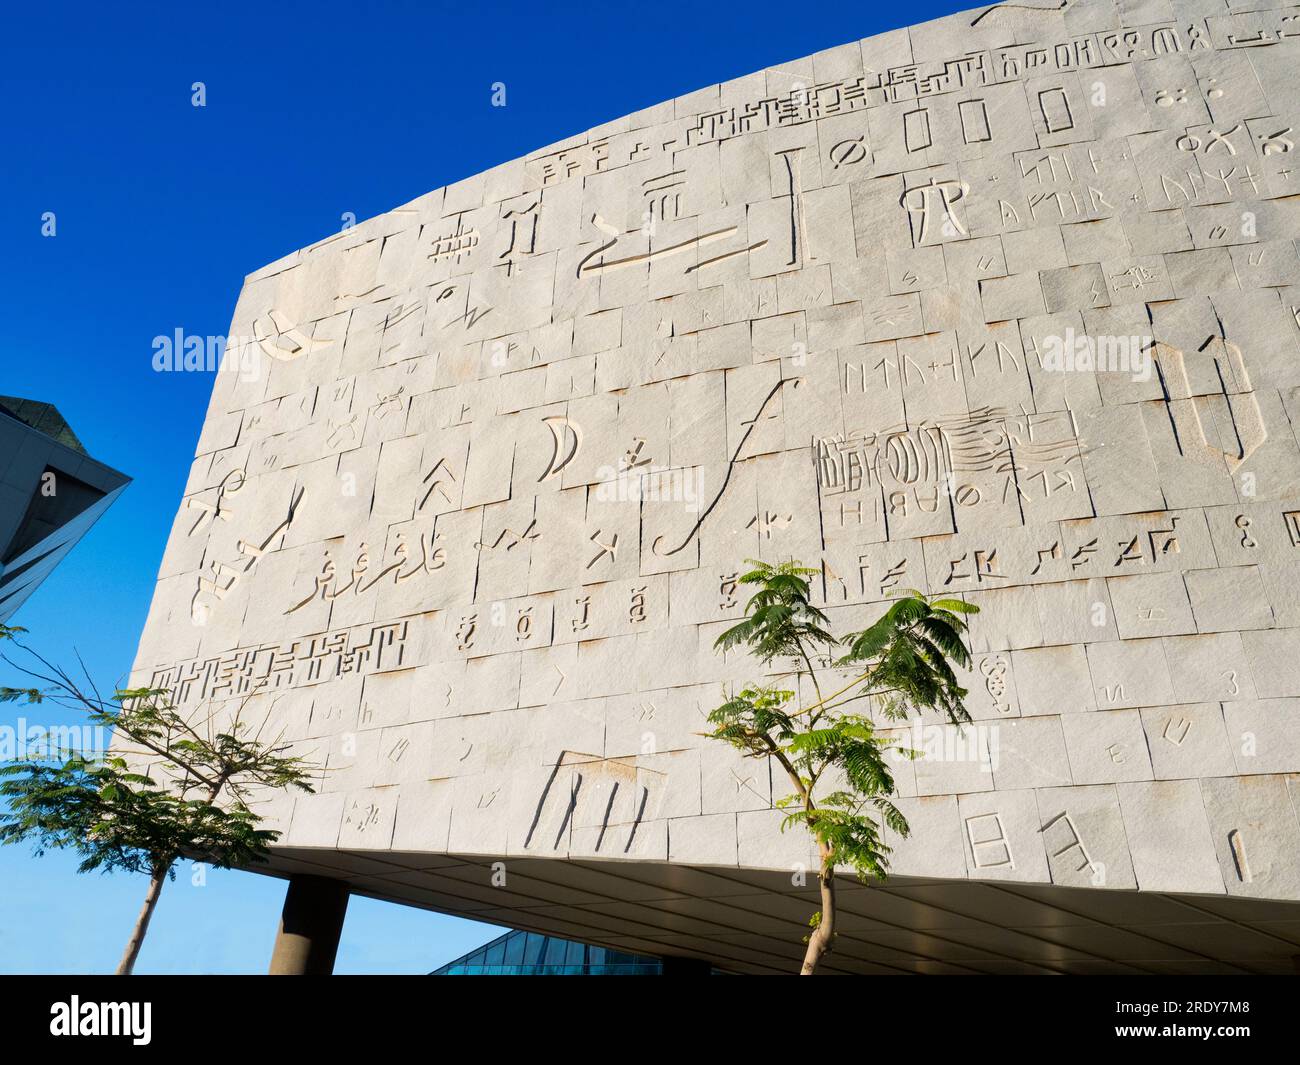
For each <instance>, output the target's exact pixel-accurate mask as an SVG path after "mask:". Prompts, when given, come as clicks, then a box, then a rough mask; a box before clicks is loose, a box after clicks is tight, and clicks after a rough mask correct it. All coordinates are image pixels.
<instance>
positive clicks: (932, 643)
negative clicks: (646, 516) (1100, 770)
mask: <svg viewBox="0 0 1300 1065" xmlns="http://www.w3.org/2000/svg"><path fill="white" fill-rule="evenodd" d="M747 562H748V563H749V564H750V565H752V566H753V567H754V568H753V569H752V570H751V571H750V572H748V573H746V574H745V575H744V576H743V577H741V578H740V580H741V582H742V583H743V584H746V585H754V586H757V589H758V590H757V591H756V592H755V593H754V595H753V596H752V597H751V598H750V599H749V602H748V603H747V604H746V607H745V617H744V619H743V620H742V621H740V622H739V623H737V624H736V625H733V626H732V627H731V628H729V629H727V630H726V631H725V632H724V633H723V634H722V635H721V636H719V637H718V639H717V640H716V641H715V645H714V646H715V648H716V649H717V650H719V651H721V652H724V653H725V652H728V651H731V650H734V649H737V648H744V649H746V650H747V651H749V653H751V654H752V655H753V656H754V657H755V658H756V659H758V661H759V662H760V663H762V665H764V666H768V667H772V666H773V665H774V664H778V663H781V664H784V663H789V664H790V666H791V667H792V668H790V669H789V670H787V671H786V673H785V674H784V675H786V676H789V675H791V674H793V676H794V678H795V684H794V685H793V686H786V687H778V686H768V685H759V684H754V685H749V686H746V687H744V688H743V689H742V690H741V691H740V692H739V693H738V694H733V695H732V696H731V697H730V698H728V699H727V700H726V701H725V702H724V703H723V704H722V705H721V706H719V707H718V708H717V709H715V710H714V711H712V713H710V714H709V717H708V720H709V724H710V725H711V726H712V731H710V732H708V733H707V734H706V735H708V736H709V737H710V738H712V739H716V740H721V741H722V742H724V743H728V744H730V745H731V746H732V747H735V748H736V749H737V750H740V751H741V752H743V753H744V754H745V756H746V757H751V758H771V759H773V760H774V761H775V762H777V763H778V764H779V765H780V766H781V768H783V769H784V770H785V772H786V775H787V777H788V778H789V780H790V782H791V785H792V787H793V788H794V791H793V793H792V794H790V795H787V796H785V797H784V798H782V799H780V800H779V801H778V802H777V803H776V805H777V807H778V808H779V809H782V810H784V811H786V816H785V818H784V820H783V821H782V824H781V830H782V831H785V830H786V829H788V828H790V827H791V826H801V827H803V828H804V829H806V830H807V831H808V832H809V833H810V834H811V836H812V837H813V839H814V840H815V841H816V843H817V848H818V854H819V857H820V869H819V877H820V879H821V883H822V908H821V910H820V911H819V912H818V913H817V914H816V915H814V918H813V920H812V921H811V922H810V924H811V926H812V928H813V932H812V933H811V935H810V936H809V937H808V944H809V946H808V952H807V955H806V956H805V960H804V967H803V972H805V973H810V972H812V971H813V970H814V969H815V968H816V964H817V961H818V959H819V958H820V957H821V955H822V954H823V953H825V951H826V950H828V949H830V945H831V941H832V938H833V934H834V933H833V927H834V876H835V869H836V867H847V868H851V869H853V870H854V871H855V872H856V873H857V875H858V876H859V877H860V878H862V879H864V880H865V879H867V878H870V877H875V878H878V879H883V878H884V877H885V875H886V873H887V871H888V864H889V851H890V848H889V846H888V845H887V844H886V843H885V841H884V830H885V829H886V828H887V829H888V830H889V831H891V832H893V833H895V834H897V835H898V836H907V835H908V832H909V826H908V824H907V820H906V818H905V817H904V816H903V814H902V812H901V811H900V810H899V809H898V808H897V807H896V806H895V805H894V804H893V802H892V801H891V798H890V797H891V796H892V795H893V794H894V777H893V774H892V773H891V771H890V767H889V761H890V759H891V757H897V758H912V757H915V754H916V752H914V751H912V750H909V749H906V748H902V747H899V746H898V745H897V744H893V743H890V742H888V741H887V740H885V739H884V738H882V737H881V736H880V734H879V733H878V731H877V725H876V721H875V720H873V717H872V716H871V713H872V712H873V711H874V713H875V714H876V715H877V716H878V717H879V718H880V719H882V720H886V721H897V720H903V719H906V718H907V717H908V716H909V715H911V714H913V713H919V712H920V711H922V710H934V711H937V712H939V713H942V714H943V715H944V716H945V717H946V718H947V720H948V721H950V722H951V723H953V724H956V725H960V724H962V723H964V722H967V721H969V720H970V715H969V714H968V713H967V711H966V707H965V704H964V701H963V700H964V698H965V695H966V690H965V689H964V688H962V686H961V684H960V683H959V680H958V677H957V674H956V672H955V671H954V666H955V667H956V668H958V669H968V668H969V667H970V651H969V649H968V648H967V646H966V641H965V637H966V632H967V625H966V621H965V617H966V616H967V615H970V614H973V613H975V612H976V611H977V609H978V608H976V607H974V606H972V605H971V604H969V603H966V602H963V601H962V600H960V599H943V598H934V599H930V598H928V597H926V596H925V595H923V594H922V593H920V592H917V591H913V590H908V591H907V592H905V593H903V595H902V596H901V597H900V598H898V599H896V600H895V601H894V602H893V603H892V604H890V606H889V607H888V608H887V609H886V610H885V611H884V613H883V614H882V615H881V617H880V618H879V619H878V620H877V621H875V622H874V623H873V624H871V625H870V626H868V627H867V628H866V629H864V630H862V631H861V632H853V633H849V634H848V635H847V636H845V637H844V638H843V639H839V638H837V637H836V636H835V635H834V634H833V633H832V631H831V622H830V619H829V618H828V617H827V615H826V614H825V613H824V612H823V611H822V610H820V609H818V608H817V607H816V606H814V605H813V604H812V602H811V597H812V592H811V585H810V583H809V578H811V577H813V576H815V575H817V574H818V572H819V571H818V570H816V569H809V568H806V567H803V566H801V565H800V564H799V563H797V562H793V561H791V562H782V563H778V564H775V565H773V564H771V563H766V562H757V561H754V560H752V559H750V560H747ZM836 649H839V650H840V652H841V653H840V654H839V655H838V657H837V656H836V653H835V652H836ZM815 661H816V662H818V663H821V664H822V665H824V666H833V667H834V668H835V669H837V670H840V671H844V670H847V671H849V672H850V674H851V676H852V678H853V679H852V680H850V681H849V683H848V684H846V685H844V686H842V687H841V688H839V690H837V691H835V692H832V693H831V694H830V695H824V694H823V692H822V689H821V681H820V679H819V677H818V672H817V668H816V667H815V665H814V662H815ZM804 674H806V675H807V678H808V683H809V685H810V686H811V689H812V692H813V693H814V694H815V697H814V698H813V699H812V700H811V701H807V702H806V703H805V702H804V701H801V700H800V699H799V697H798V690H799V687H800V683H799V682H800V678H801V677H802V676H803V675H804ZM854 703H858V704H859V705H860V706H861V707H863V708H865V712H862V711H860V710H859V709H858V708H857V707H853V708H852V709H849V708H850V705H851V704H854Z"/></svg>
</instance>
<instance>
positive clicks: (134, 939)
mask: <svg viewBox="0 0 1300 1065" xmlns="http://www.w3.org/2000/svg"><path fill="white" fill-rule="evenodd" d="M166 879H167V870H166V869H160V870H156V871H155V872H154V874H153V876H151V877H150V878H149V890H148V891H146V892H145V895H144V905H143V906H141V907H140V916H139V917H137V918H136V919H135V928H134V929H133V930H132V931H131V938H130V939H129V940H127V943H126V953H124V954H123V955H122V960H121V961H120V962H118V965H117V975H118V976H130V975H131V971H132V970H133V969H134V968H135V960H136V958H138V957H139V956H140V948H141V947H142V946H144V937H145V933H146V932H148V931H149V920H150V918H151V917H153V911H154V908H155V907H156V906H157V905H158V896H159V894H160V893H161V892H162V886H163V881H164V880H166Z"/></svg>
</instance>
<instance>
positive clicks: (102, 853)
mask: <svg viewBox="0 0 1300 1065" xmlns="http://www.w3.org/2000/svg"><path fill="white" fill-rule="evenodd" d="M22 631H23V630H21V629H15V628H9V627H6V626H0V640H8V641H10V642H12V643H13V644H14V645H15V646H17V647H19V648H21V649H22V650H23V651H25V652H26V653H27V654H28V656H29V659H30V660H33V661H34V662H35V663H36V666H37V668H39V670H40V671H39V672H36V671H35V670H34V669H28V668H26V667H23V666H20V665H18V664H17V663H15V662H14V661H12V660H11V659H9V658H8V657H5V658H4V661H5V662H6V663H7V664H8V665H10V666H11V667H13V668H15V669H18V670H20V671H21V672H23V673H26V674H27V675H28V676H30V677H32V678H33V679H36V680H40V681H42V682H43V685H42V686H41V687H37V688H0V701H4V702H16V701H23V702H27V703H29V704H42V703H45V702H49V703H51V704H53V705H56V706H59V707H63V708H65V709H75V710H79V711H81V712H82V713H83V714H84V715H85V717H86V720H87V722H88V723H89V724H90V725H91V726H94V727H96V728H99V729H103V730H104V732H105V734H112V735H113V737H114V741H113V746H112V749H111V750H110V751H109V752H108V753H106V754H91V753H89V752H83V751H47V752H42V753H44V754H47V755H48V757H46V758H40V757H29V758H27V759H24V760H22V761H18V762H14V763H12V764H9V765H4V766H0V800H3V803H4V807H3V809H0V845H3V844H10V843H22V842H29V843H32V844H33V845H34V846H35V850H36V853H37V854H38V855H39V854H44V853H45V852H46V851H48V850H71V851H73V852H75V853H76V854H77V855H78V856H79V857H80V858H81V863H80V866H79V871H80V872H91V871H93V870H100V871H104V872H109V871H112V870H116V869H122V870H126V871H128V872H134V873H145V874H146V875H148V876H149V877H150V878H151V888H150V893H149V896H148V898H147V901H146V906H145V910H144V911H143V912H142V914H141V918H140V920H139V921H138V922H137V928H136V934H135V936H133V939H132V942H131V944H129V946H128V952H127V956H126V957H125V958H124V959H123V968H122V969H120V970H119V971H120V972H129V971H130V969H131V966H132V965H133V964H134V960H135V955H136V954H137V953H138V951H139V944H140V940H141V939H142V938H143V934H144V930H145V928H147V925H148V918H149V915H150V914H151V913H152V909H153V905H154V903H155V902H156V900H157V889H158V887H159V886H160V885H161V882H162V881H163V880H164V879H166V878H173V879H174V877H175V864H176V862H177V861H178V860H179V859H180V858H182V857H185V858H190V859H193V860H195V861H202V862H206V863H208V864H210V865H214V866H217V867H218V868H229V867H230V866H235V865H250V864H252V863H254V862H259V861H264V860H265V859H266V856H267V847H268V846H269V845H270V844H272V843H274V842H275V840H276V839H277V838H279V833H277V832H274V831H271V830H268V829H263V828H261V827H259V826H260V823H261V820H262V818H261V817H260V816H259V815H258V814H256V813H255V812H254V811H253V810H252V808H251V807H250V805H249V800H250V799H251V798H253V797H254V796H255V794H256V793H257V792H258V791H275V790H278V789H284V788H295V789H298V790H301V791H307V792H310V791H311V790H312V788H311V785H310V784H309V783H308V780H309V776H310V773H311V767H309V766H308V765H307V764H306V763H305V762H303V761H302V760H301V759H299V758H297V757H294V756H292V755H290V754H288V753H287V750H288V747H287V745H285V744H283V743H281V742H279V741H278V739H277V740H272V741H270V742H264V741H263V739H262V737H261V734H260V732H261V730H257V731H255V732H253V733H252V734H251V735H250V733H249V729H248V727H247V725H246V723H245V722H243V721H242V720H241V719H240V713H239V711H238V710H236V711H235V712H234V713H233V715H232V716H231V719H230V720H228V721H226V722H224V724H223V725H222V726H220V727H218V726H217V724H216V717H215V715H214V716H211V717H209V718H208V719H207V720H206V721H203V722H198V723H195V722H193V721H191V720H189V719H187V718H186V717H185V716H184V715H182V714H181V713H179V712H178V711H177V710H176V709H175V707H173V706H172V704H171V702H170V696H169V693H168V692H167V691H166V690H164V689H157V688H134V689H127V690H118V691H115V692H114V693H113V695H112V696H111V698H108V699H105V698H103V697H102V696H100V695H99V694H98V692H97V691H96V690H95V688H94V686H93V684H88V685H87V686H84V687H83V685H82V684H81V683H80V682H79V681H77V680H76V679H75V678H74V677H73V676H72V675H71V674H70V673H68V672H66V671H65V670H63V669H61V668H59V667H57V666H54V665H52V664H51V663H49V662H48V661H46V660H45V659H44V658H42V657H41V656H40V655H38V654H36V653H35V652H34V651H31V650H30V648H27V647H25V646H23V645H22V644H21V643H20V642H19V641H18V640H17V638H16V637H17V635H18V634H20V633H21V632H22ZM241 709H242V708H241Z"/></svg>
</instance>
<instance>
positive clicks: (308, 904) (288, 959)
mask: <svg viewBox="0 0 1300 1065" xmlns="http://www.w3.org/2000/svg"><path fill="white" fill-rule="evenodd" d="M347 912H348V886H347V885H346V884H345V883H343V881H341V880H331V879H329V878H328V877H323V876H295V877H290V879H289V890H288V891H286V892H285V895H284V910H283V911H282V912H281V914H280V930H279V932H278V933H277V934H276V937H275V949H274V950H273V951H272V952H271V970H270V973H271V975H272V976H329V975H330V974H331V973H333V972H334V955H335V954H337V953H338V949H339V936H340V935H342V933H343V917H344V915H345V914H346V913H347Z"/></svg>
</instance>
